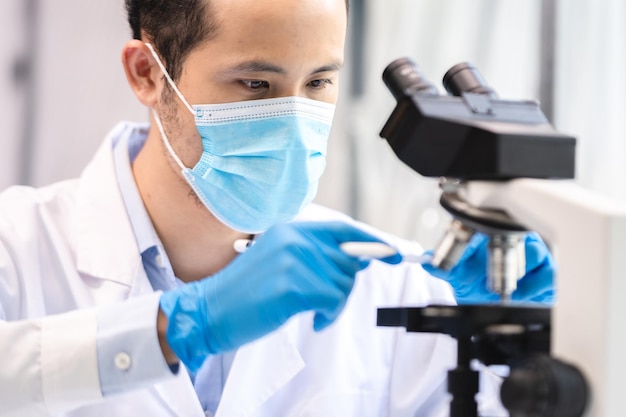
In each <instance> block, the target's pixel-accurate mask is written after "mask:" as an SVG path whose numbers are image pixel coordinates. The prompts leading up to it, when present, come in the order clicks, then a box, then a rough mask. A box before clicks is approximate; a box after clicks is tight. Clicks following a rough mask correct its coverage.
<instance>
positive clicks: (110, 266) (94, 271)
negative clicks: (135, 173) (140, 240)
mask: <svg viewBox="0 0 626 417" xmlns="http://www.w3.org/2000/svg"><path fill="white" fill-rule="evenodd" d="M136 127H137V126H136V125H134V124H131V123H120V124H118V125H117V126H116V127H115V128H114V129H113V130H112V131H111V133H109V135H108V136H107V138H106V139H105V141H104V143H103V144H102V145H101V147H100V149H99V150H98V152H97V153H96V155H95V157H94V159H93V160H92V161H91V163H90V164H89V165H88V166H87V168H86V169H85V170H84V171H83V174H82V175H81V178H80V181H79V185H78V192H77V205H78V210H77V213H78V219H77V221H78V228H77V233H78V236H77V245H78V247H77V248H76V253H77V259H76V262H77V269H78V270H79V271H80V272H81V273H85V274H88V275H90V276H92V277H95V278H101V279H106V280H110V281H115V282H118V283H120V284H124V285H127V286H129V287H133V286H134V284H135V281H136V277H137V275H138V274H139V273H140V272H142V271H143V268H142V263H141V255H140V253H139V249H138V247H137V243H136V240H135V236H134V234H133V229H132V226H131V223H130V221H129V219H128V215H127V213H126V209H125V206H124V202H123V200H122V195H121V192H120V189H119V185H118V182H117V176H116V174H115V165H114V159H113V146H114V143H115V141H116V140H118V139H121V138H123V136H124V135H126V136H128V135H129V134H130V133H131V132H132V131H133V129H134V128H136ZM144 275H145V274H144ZM139 284H140V286H141V288H133V292H134V293H146V292H151V291H152V289H151V287H150V285H149V282H147V280H139Z"/></svg>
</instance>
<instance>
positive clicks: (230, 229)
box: [0, 0, 551, 417]
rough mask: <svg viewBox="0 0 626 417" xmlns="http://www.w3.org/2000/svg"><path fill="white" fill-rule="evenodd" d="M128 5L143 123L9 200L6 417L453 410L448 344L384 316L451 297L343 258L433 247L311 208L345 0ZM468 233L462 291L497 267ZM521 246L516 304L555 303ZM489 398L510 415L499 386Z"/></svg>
mask: <svg viewBox="0 0 626 417" xmlns="http://www.w3.org/2000/svg"><path fill="white" fill-rule="evenodd" d="M127 9H128V12H129V21H130V23H131V27H132V29H133V32H134V38H135V39H134V40H132V41H129V42H128V43H127V44H126V45H125V46H124V48H123V51H122V62H123V65H124V69H125V71H126V74H127V78H128V82H129V84H130V87H131V88H132V89H133V91H134V92H135V95H136V96H137V99H138V100H139V101H140V102H141V103H142V104H144V105H145V106H146V107H147V108H148V109H150V112H151V123H150V125H149V126H143V125H136V124H130V123H122V124H120V125H118V126H117V127H116V128H115V129H114V130H113V131H112V133H111V134H110V135H109V137H108V138H107V139H106V140H105V142H104V144H103V146H102V148H101V149H100V150H99V151H98V154H97V155H96V156H95V158H94V160H93V161H92V162H91V164H90V165H89V166H88V167H87V169H86V170H85V172H84V173H83V175H82V176H81V178H80V179H78V180H73V181H67V182H63V183H59V184H54V185H51V186H49V187H45V188H42V189H38V190H34V189H30V188H12V189H9V190H7V191H5V192H4V193H3V195H2V196H1V197H0V319H2V320H3V321H0V339H1V340H2V345H1V346H0V353H2V369H3V370H2V373H1V375H0V414H1V415H3V416H95V415H111V416H114V415H150V416H171V415H178V416H202V415H214V414H215V415H217V416H228V417H232V416H244V415H245V416H276V415H282V416H303V415H324V416H339V415H341V416H357V415H359V416H363V415H364V416H438V415H442V416H443V415H446V414H447V409H448V405H447V397H446V394H445V390H446V389H445V376H446V373H445V371H446V370H447V369H449V368H450V367H452V366H453V364H454V359H455V344H454V341H453V340H452V339H450V338H448V337H446V336H440V335H426V334H419V335H409V334H405V333H404V331H402V330H398V329H381V328H377V327H376V326H375V315H376V307H378V306H383V305H387V306H388V305H402V304H404V305H407V304H411V305H424V304H428V303H432V302H439V303H454V302H455V300H454V296H453V293H452V291H450V287H449V285H448V284H447V283H445V282H444V281H442V280H439V279H436V278H433V277H432V276H430V275H428V274H426V273H425V272H424V270H423V269H421V267H420V266H419V265H408V264H405V263H400V264H398V262H399V261H400V256H399V255H395V256H391V257H388V258H385V259H383V260H382V261H379V260H369V259H366V258H362V257H359V256H353V255H349V254H346V253H344V252H343V251H342V250H341V247H340V244H341V243H343V242H348V241H358V242H379V241H386V242H388V243H390V244H392V245H394V246H396V247H397V248H398V249H399V251H407V252H415V251H421V248H420V247H419V245H417V244H416V243H412V242H406V241H401V240H399V239H395V238H392V237H390V236H385V235H383V234H382V233H380V232H377V231H374V230H371V229H370V228H367V226H365V225H360V224H357V223H356V222H354V221H352V220H351V219H349V218H347V217H346V216H342V215H340V214H338V213H335V212H332V211H330V210H326V209H323V208H321V207H318V206H315V205H310V204H309V203H310V201H311V200H312V198H313V196H314V195H315V190H316V186H317V180H318V179H319V176H320V175H321V173H322V171H323V168H324V157H325V152H326V146H325V145H326V139H327V137H328V131H329V128H330V122H331V119H332V111H333V105H334V103H335V102H336V100H337V91H338V89H337V85H338V76H339V69H340V68H341V65H342V63H343V52H344V38H345V33H346V22H347V4H346V3H345V2H344V0H297V1H295V0H262V1H259V0H186V1H182V0H181V1H171V0H145V1H138V0H128V1H127ZM296 216H297V218H296V220H297V221H295V222H291V220H293V218H294V217H296ZM242 241H243V242H244V245H243V246H244V247H245V248H247V250H245V253H242V254H239V253H237V252H236V251H235V249H234V247H235V246H236V242H239V243H241V242H242ZM476 243H477V244H476V247H475V248H474V250H473V251H470V252H468V254H467V256H466V258H465V259H464V261H463V262H462V263H461V265H460V266H459V267H457V269H456V272H454V271H453V273H452V274H450V275H445V277H446V278H448V279H450V280H451V282H452V284H453V285H456V283H457V281H456V277H458V276H463V277H465V276H469V275H470V274H469V273H468V272H472V273H473V274H474V275H476V274H477V273H478V274H479V275H480V274H482V273H483V272H484V270H485V265H484V259H483V258H482V255H481V254H483V253H484V244H482V245H478V243H481V242H478V241H477V242H476ZM234 245H235V246H234ZM237 247H238V248H240V247H241V245H240V244H239V246H237ZM529 248H530V250H529V253H530V254H532V256H534V257H535V258H536V259H535V260H534V261H533V262H529V265H530V269H531V272H530V273H529V275H528V276H527V277H526V278H524V279H523V282H524V283H528V282H530V283H531V286H532V285H534V284H533V283H535V282H538V283H539V286H538V287H537V285H535V289H534V290H533V291H528V292H527V293H526V294H523V293H521V294H518V296H519V297H522V298H531V297H535V298H537V297H542V294H544V293H549V291H550V285H549V281H550V280H549V279H546V278H545V277H547V276H551V261H550V257H549V255H548V254H547V252H546V251H545V247H544V246H542V245H541V244H538V243H537V242H536V241H534V240H529ZM459 271H460V272H459ZM546 271H547V272H546ZM355 276H356V279H355ZM524 280H525V281H524ZM482 281H484V279H483V280H482ZM482 281H480V280H478V282H479V284H480V285H479V286H480V288H482V286H484V282H482ZM546 281H547V282H548V284H546ZM521 284H522V283H521ZM470 285H471V286H473V285H476V284H475V282H474V281H472V283H471V284H470ZM462 287H463V288H461V289H460V293H464V292H467V288H469V287H467V286H465V284H463V285H462ZM521 287H522V288H524V287H526V288H529V287H528V284H525V285H521ZM539 287H541V288H540V290H537V289H536V288H539ZM544 287H545V288H544ZM457 289H458V288H457ZM469 292H470V293H472V294H473V293H475V292H476V291H474V290H473V289H472V291H469ZM181 362H182V364H183V365H181ZM485 383H486V384H487V385H485V386H484V387H483V388H484V394H489V389H490V387H491V388H493V387H497V384H492V385H489V381H488V380H487V379H485ZM483 400H484V401H481V407H483V409H484V410H489V411H490V412H492V413H493V412H494V411H493V410H498V406H497V398H496V395H495V394H493V392H491V395H485V396H484V398H483ZM490 415H493V414H490Z"/></svg>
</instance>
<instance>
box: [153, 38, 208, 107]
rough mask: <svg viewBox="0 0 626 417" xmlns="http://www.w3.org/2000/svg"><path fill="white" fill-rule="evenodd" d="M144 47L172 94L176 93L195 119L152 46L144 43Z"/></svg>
mask: <svg viewBox="0 0 626 417" xmlns="http://www.w3.org/2000/svg"><path fill="white" fill-rule="evenodd" d="M145 45H146V46H147V47H148V49H149V50H150V52H151V53H152V56H153V57H154V59H155V61H156V63H157V65H158V66H159V68H160V69H161V72H162V73H163V75H164V76H165V79H166V80H167V82H168V84H169V85H170V87H172V88H173V89H174V92H176V95H177V96H178V98H179V99H180V101H182V102H183V104H184V105H185V107H187V110H189V112H190V113H191V115H192V116H194V117H195V115H196V113H195V112H194V111H193V107H191V105H190V104H189V103H188V102H187V100H186V99H185V96H183V93H181V92H180V90H179V89H178V87H176V83H174V80H172V77H170V74H169V73H168V72H167V69H165V65H163V62H162V61H161V58H159V55H158V54H157V53H156V51H155V50H154V47H152V45H151V44H149V43H146V44H145Z"/></svg>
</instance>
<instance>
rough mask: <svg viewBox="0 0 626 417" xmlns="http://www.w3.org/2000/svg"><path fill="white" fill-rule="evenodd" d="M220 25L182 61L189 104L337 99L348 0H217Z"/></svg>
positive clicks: (182, 87)
mask: <svg viewBox="0 0 626 417" xmlns="http://www.w3.org/2000/svg"><path fill="white" fill-rule="evenodd" d="M210 9H211V10H210V13H213V15H214V16H215V21H216V23H217V30H216V32H215V35H214V36H213V37H212V38H211V39H210V40H208V41H206V42H205V43H204V44H202V45H200V46H199V47H197V48H195V49H194V50H193V51H192V52H191V53H190V54H189V55H188V57H187V59H186V60H185V62H184V64H183V71H182V74H181V77H180V79H179V80H178V87H179V88H180V90H181V92H182V93H183V95H184V96H185V97H186V98H187V100H188V101H189V103H190V104H192V105H193V104H211V103H225V102H232V101H243V100H255V99H263V98H272V97H284V96H300V97H307V98H311V99H315V100H320V101H325V102H328V103H335V102H336V101H337V92H338V71H339V68H340V67H341V66H342V64H343V49H344V38H345V34H346V23H347V16H346V9H345V2H344V0H211V1H210Z"/></svg>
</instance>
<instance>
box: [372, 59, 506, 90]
mask: <svg viewBox="0 0 626 417" xmlns="http://www.w3.org/2000/svg"><path fill="white" fill-rule="evenodd" d="M383 81H384V82H385V85H386V86H387V88H388V89H389V91H391V94H392V95H393V96H394V98H395V99H396V100H400V99H402V98H404V97H408V96H411V95H413V94H424V95H438V94H439V92H438V91H437V87H435V85H434V84H433V83H431V82H430V81H429V80H428V79H427V78H426V76H425V75H424V72H423V71H422V69H421V68H420V67H419V66H418V65H417V64H416V63H415V62H414V61H413V60H412V59H411V58H406V57H405V58H398V59H396V60H395V61H393V62H392V63H391V64H389V65H387V67H386V68H385V70H384V71H383ZM443 86H444V88H445V89H446V91H447V92H448V93H449V94H451V95H453V96H461V95H462V94H463V93H474V94H484V95H487V96H489V97H491V98H496V97H497V94H496V93H495V91H494V90H493V89H492V88H491V87H489V86H488V85H487V83H486V82H485V79H484V78H483V76H482V75H481V74H480V72H478V69H476V67H475V66H474V65H472V64H471V63H469V62H462V63H460V64H457V65H455V66H453V67H452V68H450V69H449V70H448V72H446V74H445V75H444V76H443Z"/></svg>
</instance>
